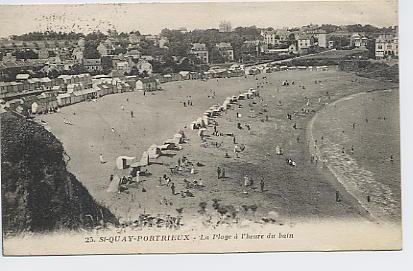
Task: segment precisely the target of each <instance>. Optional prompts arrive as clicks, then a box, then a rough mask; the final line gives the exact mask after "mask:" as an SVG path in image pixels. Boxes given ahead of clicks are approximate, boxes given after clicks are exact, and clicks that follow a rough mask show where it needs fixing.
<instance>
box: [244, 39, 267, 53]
mask: <svg viewBox="0 0 413 271" xmlns="http://www.w3.org/2000/svg"><path fill="white" fill-rule="evenodd" d="M267 50H268V46H267V45H266V44H265V43H263V42H261V41H260V40H247V41H244V43H243V45H242V47H241V51H242V54H243V55H250V56H255V57H258V56H259V55H261V54H263V53H265V52H266V51H267Z"/></svg>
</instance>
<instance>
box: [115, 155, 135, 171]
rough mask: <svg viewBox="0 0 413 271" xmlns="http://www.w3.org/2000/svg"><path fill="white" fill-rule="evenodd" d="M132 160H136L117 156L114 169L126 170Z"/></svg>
mask: <svg viewBox="0 0 413 271" xmlns="http://www.w3.org/2000/svg"><path fill="white" fill-rule="evenodd" d="M134 159H136V157H130V156H118V158H116V167H117V168H118V169H125V168H128V167H129V166H130V164H132V161H133V160H134Z"/></svg>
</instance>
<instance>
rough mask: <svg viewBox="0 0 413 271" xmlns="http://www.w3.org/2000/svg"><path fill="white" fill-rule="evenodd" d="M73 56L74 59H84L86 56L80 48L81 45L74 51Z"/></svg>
mask: <svg viewBox="0 0 413 271" xmlns="http://www.w3.org/2000/svg"><path fill="white" fill-rule="evenodd" d="M72 56H73V59H75V60H77V61H79V62H82V60H83V58H84V55H83V49H82V48H80V47H76V48H75V49H74V50H73V52H72Z"/></svg>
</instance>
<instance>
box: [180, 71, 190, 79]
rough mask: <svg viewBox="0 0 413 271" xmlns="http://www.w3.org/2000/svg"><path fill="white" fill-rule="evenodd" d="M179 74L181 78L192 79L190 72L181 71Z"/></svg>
mask: <svg viewBox="0 0 413 271" xmlns="http://www.w3.org/2000/svg"><path fill="white" fill-rule="evenodd" d="M179 76H180V80H189V79H190V72H188V71H180V72H179Z"/></svg>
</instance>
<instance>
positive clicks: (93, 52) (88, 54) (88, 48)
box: [83, 40, 100, 59]
mask: <svg viewBox="0 0 413 271" xmlns="http://www.w3.org/2000/svg"><path fill="white" fill-rule="evenodd" d="M83 56H84V58H93V59H97V58H100V54H99V51H98V50H97V44H96V42H95V41H91V40H87V41H85V50H84V52H83Z"/></svg>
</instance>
